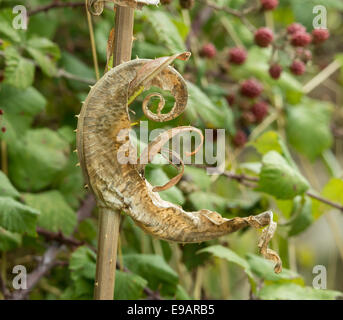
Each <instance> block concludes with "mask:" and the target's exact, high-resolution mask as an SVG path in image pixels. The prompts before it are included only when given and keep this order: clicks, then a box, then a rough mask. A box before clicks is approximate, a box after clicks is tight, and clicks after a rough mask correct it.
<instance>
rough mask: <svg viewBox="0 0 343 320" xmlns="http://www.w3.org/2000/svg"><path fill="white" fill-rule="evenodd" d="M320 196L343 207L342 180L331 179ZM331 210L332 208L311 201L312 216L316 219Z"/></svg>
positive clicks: (316, 201)
mask: <svg viewBox="0 0 343 320" xmlns="http://www.w3.org/2000/svg"><path fill="white" fill-rule="evenodd" d="M321 195H322V196H323V197H324V198H326V199H328V200H331V201H333V202H336V203H338V204H341V205H343V181H342V179H338V178H332V179H331V180H330V181H329V182H328V183H327V184H326V185H325V186H324V188H323V190H322V192H321ZM329 210H332V207H331V206H329V205H327V204H325V203H323V202H319V201H318V200H313V215H314V218H315V219H318V218H319V217H320V216H321V215H322V214H323V213H324V212H326V211H329Z"/></svg>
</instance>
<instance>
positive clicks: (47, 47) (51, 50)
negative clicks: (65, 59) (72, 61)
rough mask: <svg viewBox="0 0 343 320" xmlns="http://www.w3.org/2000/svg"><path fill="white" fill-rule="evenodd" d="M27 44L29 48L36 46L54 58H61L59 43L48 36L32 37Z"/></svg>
mask: <svg viewBox="0 0 343 320" xmlns="http://www.w3.org/2000/svg"><path fill="white" fill-rule="evenodd" d="M26 45H27V46H28V47H29V48H34V49H37V50H39V51H40V52H42V53H44V54H48V55H49V56H50V57H51V58H52V59H54V60H58V59H60V58H61V51H60V49H59V47H58V45H57V44H56V43H54V42H52V41H50V40H49V39H47V38H39V37H32V38H30V39H29V40H28V41H27V42H26Z"/></svg>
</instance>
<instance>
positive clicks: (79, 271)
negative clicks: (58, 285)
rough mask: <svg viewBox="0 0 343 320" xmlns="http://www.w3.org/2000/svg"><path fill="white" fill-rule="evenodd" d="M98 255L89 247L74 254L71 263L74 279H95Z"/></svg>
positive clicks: (70, 267) (82, 248) (80, 248)
mask: <svg viewBox="0 0 343 320" xmlns="http://www.w3.org/2000/svg"><path fill="white" fill-rule="evenodd" d="M95 268H96V254H95V253H94V252H93V251H92V250H91V249H90V248H88V247H86V246H81V247H79V248H78V249H77V250H75V251H74V252H73V254H72V255H71V258H70V261H69V270H71V272H72V279H74V280H76V279H77V278H80V277H84V278H86V279H89V280H94V279H95Z"/></svg>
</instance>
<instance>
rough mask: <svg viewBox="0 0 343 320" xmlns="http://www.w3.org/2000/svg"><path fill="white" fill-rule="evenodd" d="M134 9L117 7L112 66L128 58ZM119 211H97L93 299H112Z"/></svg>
mask: <svg viewBox="0 0 343 320" xmlns="http://www.w3.org/2000/svg"><path fill="white" fill-rule="evenodd" d="M133 22H134V9H132V8H124V7H117V10H116V19H115V40H114V41H115V42H114V50H113V51H114V52H113V57H114V59H113V64H114V66H117V65H119V64H120V63H122V62H125V61H129V60H130V59H131V49H132V40H133ZM119 226H120V212H119V211H114V210H110V209H107V208H99V235H98V255H97V264H96V280H95V290H94V298H95V299H96V300H112V299H113V295H114V285H115V270H116V263H117V248H118V238H119Z"/></svg>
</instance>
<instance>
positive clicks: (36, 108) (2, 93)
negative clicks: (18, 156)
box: [0, 83, 46, 145]
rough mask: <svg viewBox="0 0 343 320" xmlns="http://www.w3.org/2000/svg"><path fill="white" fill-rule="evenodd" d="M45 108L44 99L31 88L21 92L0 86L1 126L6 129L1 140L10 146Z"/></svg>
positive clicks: (3, 85) (5, 85)
mask: <svg viewBox="0 0 343 320" xmlns="http://www.w3.org/2000/svg"><path fill="white" fill-rule="evenodd" d="M45 106H46V100H45V98H44V97H43V96H42V95H41V94H40V93H39V92H38V91H37V90H36V89H35V88H33V87H29V88H27V89H24V90H23V89H18V88H15V87H12V86H10V85H7V84H4V83H2V84H0V109H2V110H3V111H4V114H3V116H2V121H3V122H2V125H3V126H4V127H6V129H7V130H6V132H5V133H0V137H1V139H3V140H5V141H6V142H7V143H9V144H10V145H12V144H13V143H15V142H16V141H17V140H18V138H19V136H22V135H23V134H24V133H25V132H26V131H27V130H28V129H29V128H30V126H31V124H32V122H33V118H34V116H35V115H36V114H38V113H39V112H41V111H43V110H44V108H45Z"/></svg>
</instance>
